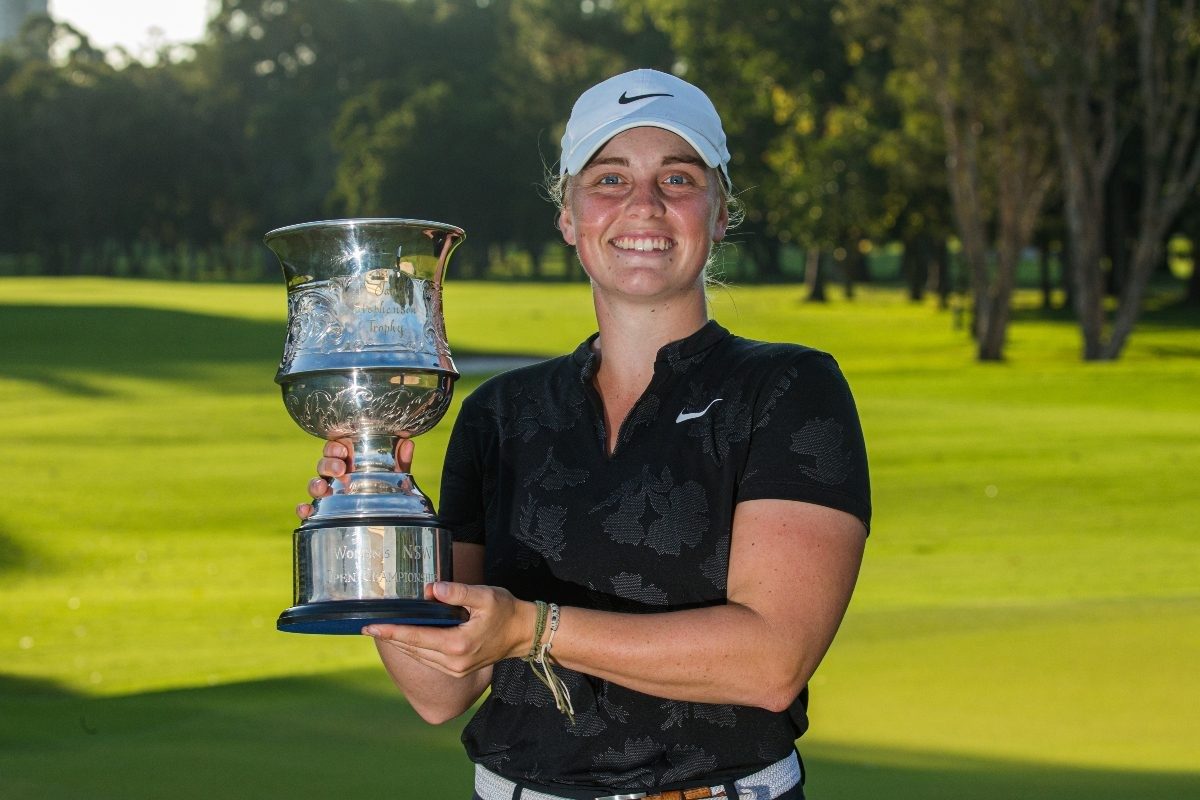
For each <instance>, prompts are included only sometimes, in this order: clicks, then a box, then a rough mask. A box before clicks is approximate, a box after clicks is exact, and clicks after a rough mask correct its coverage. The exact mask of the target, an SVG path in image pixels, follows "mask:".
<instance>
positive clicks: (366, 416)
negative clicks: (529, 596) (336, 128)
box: [264, 219, 467, 633]
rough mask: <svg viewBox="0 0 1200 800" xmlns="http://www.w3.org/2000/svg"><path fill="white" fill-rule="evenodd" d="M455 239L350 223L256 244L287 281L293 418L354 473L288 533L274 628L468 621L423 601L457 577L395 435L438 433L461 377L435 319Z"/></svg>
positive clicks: (284, 374)
mask: <svg viewBox="0 0 1200 800" xmlns="http://www.w3.org/2000/svg"><path fill="white" fill-rule="evenodd" d="M463 237H464V234H463V231H462V229H461V228H456V227H454V226H453V225H445V224H443V223H440V222H424V221H420V220H411V219H346V220H329V221H326V222H309V223H305V224H302V225H292V226H290V227H287V228H279V229H277V230H273V231H271V232H270V233H268V234H267V235H266V236H265V237H264V241H265V242H266V244H267V247H269V248H271V250H272V251H274V253H275V254H276V255H277V256H278V257H279V261H280V264H282V266H283V274H284V278H285V279H286V280H287V293H288V332H287V342H286V344H285V346H284V351H283V359H282V361H280V363H279V371H278V373H277V374H276V375H275V382H276V383H278V384H279V385H280V387H281V388H282V389H283V402H284V405H285V406H286V407H287V410H288V413H290V414H291V415H292V419H294V420H295V421H296V424H298V425H299V426H300V427H301V428H303V429H304V430H306V431H308V432H309V433H311V434H313V435H314V436H318V437H320V438H322V439H347V440H349V441H350V442H351V443H352V446H353V468H352V471H351V472H350V473H348V474H347V475H345V476H344V477H343V478H341V479H339V480H335V481H333V493H332V494H330V495H329V496H327V497H323V498H320V499H319V500H317V501H316V502H315V503H314V505H315V507H316V509H315V511H314V513H313V515H312V516H311V517H309V518H308V519H307V520H305V521H304V523H303V524H302V525H301V526H300V527H299V528H297V529H296V531H295V534H294V537H293V544H294V553H293V576H294V580H293V584H294V605H293V606H292V607H291V608H289V609H288V610H286V611H284V612H283V613H282V614H281V615H280V616H279V621H278V623H277V627H278V628H279V630H281V631H288V632H292V633H358V632H359V630H361V628H362V627H363V625H366V624H368V623H372V622H382V623H395V624H419V625H456V624H458V623H459V622H462V621H463V620H465V619H466V616H467V614H466V611H465V610H464V609H462V608H458V607H456V606H448V605H445V604H443V603H439V602H436V601H433V600H426V599H425V587H426V586H427V585H428V584H430V583H432V582H434V581H437V580H451V579H453V571H452V566H451V557H450V553H451V542H450V534H449V532H448V531H447V530H446V529H444V528H442V527H441V526H440V525H439V524H438V520H437V517H436V516H435V515H434V509H433V505H432V503H430V501H429V499H428V498H427V497H425V495H424V494H422V493H421V490H420V489H418V488H417V485H416V483H415V482H414V481H413V478H412V476H411V475H409V474H407V473H404V472H397V471H396V460H395V450H396V445H397V443H398V442H399V440H400V437H411V436H416V435H418V434H421V433H424V432H425V431H428V430H429V429H430V428H432V427H433V426H434V425H436V424H437V423H438V421H439V420H441V418H442V416H443V415H445V413H446V409H447V408H448V407H449V405H450V397H451V394H452V393H453V388H454V380H455V378H457V377H458V372H457V371H456V370H455V368H454V362H453V361H452V360H451V359H450V348H449V347H448V346H447V344H446V330H445V321H444V320H443V318H442V276H443V275H444V273H445V270H446V264H447V262H448V260H449V258H450V254H451V253H452V252H453V251H454V248H455V247H457V246H458V244H459V243H460V242H461V241H462V240H463Z"/></svg>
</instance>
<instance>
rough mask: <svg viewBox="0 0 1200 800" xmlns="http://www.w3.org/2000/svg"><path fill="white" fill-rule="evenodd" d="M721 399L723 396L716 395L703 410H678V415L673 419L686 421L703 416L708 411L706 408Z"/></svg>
mask: <svg viewBox="0 0 1200 800" xmlns="http://www.w3.org/2000/svg"><path fill="white" fill-rule="evenodd" d="M723 399H724V398H722V397H718V398H717V399H716V400H713V401H712V402H711V403H709V404H708V405H707V406H705V407H704V410H703V411H680V412H679V416H678V417H676V418H675V421H676V422H687V421H688V420H689V419H696V418H697V417H703V416H704V415H705V414H707V413H708V409H710V408H712V407H713V406H715V405H716V404H717V403H719V402H721V400H723Z"/></svg>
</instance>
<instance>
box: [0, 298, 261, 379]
mask: <svg viewBox="0 0 1200 800" xmlns="http://www.w3.org/2000/svg"><path fill="white" fill-rule="evenodd" d="M283 338H284V331H283V330H282V326H280V325H279V324H274V323H266V322H252V321H249V320H245V319H239V318H234V317H218V316H209V315H204V314H195V313H191V312H185V311H167V310H160V309H153V308H137V307H120V306H48V305H41V306H38V305H9V306H0V340H3V341H8V342H13V343H15V345H16V346H15V347H12V348H9V349H8V351H7V352H6V353H5V358H4V360H3V362H0V375H4V376H6V377H12V378H18V379H21V380H27V381H32V382H34V383H37V384H40V385H42V386H44V387H46V388H49V389H52V390H56V391H59V392H62V393H64V394H68V395H73V396H82V397H88V396H95V395H103V394H105V392H104V391H102V390H101V389H98V388H96V387H95V386H92V385H90V384H88V383H86V382H85V380H84V379H82V378H80V377H79V375H80V373H84V374H86V373H104V374H109V375H117V376H123V377H137V378H169V379H189V378H193V377H197V376H195V373H194V370H195V369H196V367H198V366H201V365H211V364H224V365H230V364H239V363H240V364H246V365H261V367H262V375H263V376H264V377H265V379H266V380H270V379H271V377H272V375H273V374H274V367H275V365H276V364H277V363H278V361H279V356H280V353H281V352H282V350H283ZM245 380H247V381H249V378H246V379H245ZM233 388H236V387H233Z"/></svg>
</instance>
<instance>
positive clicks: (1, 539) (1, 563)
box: [0, 526, 44, 689]
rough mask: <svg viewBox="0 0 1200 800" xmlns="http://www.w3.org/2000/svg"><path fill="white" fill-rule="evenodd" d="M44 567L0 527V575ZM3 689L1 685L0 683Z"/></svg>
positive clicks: (39, 560) (28, 549) (24, 545)
mask: <svg viewBox="0 0 1200 800" xmlns="http://www.w3.org/2000/svg"><path fill="white" fill-rule="evenodd" d="M43 565H44V561H43V558H42V556H41V555H40V554H39V553H37V552H35V551H34V550H32V549H30V547H29V545H27V544H25V543H24V542H21V541H20V540H18V539H17V538H16V537H14V536H12V535H11V534H10V533H8V531H6V530H5V529H4V527H3V526H0V575H3V574H4V573H6V572H16V571H18V570H26V569H37V568H40V567H42V566H43ZM0 689H3V683H0Z"/></svg>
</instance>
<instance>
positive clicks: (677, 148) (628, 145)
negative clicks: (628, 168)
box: [588, 126, 706, 167]
mask: <svg viewBox="0 0 1200 800" xmlns="http://www.w3.org/2000/svg"><path fill="white" fill-rule="evenodd" d="M614 156H616V157H620V158H622V159H623V160H627V161H632V160H633V159H634V158H636V159H638V160H646V161H649V162H652V163H662V162H669V163H685V164H686V163H694V164H697V165H699V166H701V167H704V166H706V165H705V163H704V160H703V159H702V158H700V154H699V153H697V152H696V149H695V148H694V147H692V146H691V145H690V144H688V142H687V140H686V139H684V138H683V137H682V136H680V135H679V134H677V133H674V132H673V131H668V130H666V129H664V128H654V127H649V126H643V127H637V128H630V129H629V130H626V131H621V132H620V133H618V134H617V135H616V136H614V137H612V138H611V139H609V140H608V141H607V142H605V143H604V145H603V146H602V147H601V148H600V149H599V150H597V151H596V155H594V156H593V157H592V158H591V160H590V161H589V162H588V163H589V164H591V163H595V162H597V161H601V162H603V161H607V160H609V159H611V158H612V157H614Z"/></svg>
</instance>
